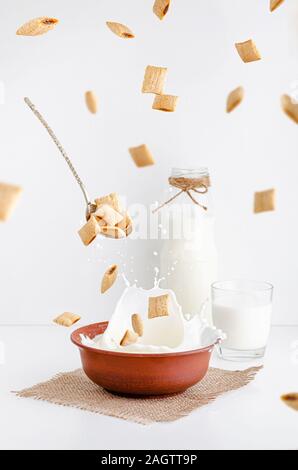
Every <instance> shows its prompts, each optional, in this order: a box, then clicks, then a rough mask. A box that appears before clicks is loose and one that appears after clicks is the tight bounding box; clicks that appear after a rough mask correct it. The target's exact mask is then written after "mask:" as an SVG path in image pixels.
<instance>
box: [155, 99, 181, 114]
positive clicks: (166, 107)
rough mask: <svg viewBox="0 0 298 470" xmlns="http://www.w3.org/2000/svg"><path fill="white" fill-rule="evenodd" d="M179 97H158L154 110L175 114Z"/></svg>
mask: <svg viewBox="0 0 298 470" xmlns="http://www.w3.org/2000/svg"><path fill="white" fill-rule="evenodd" d="M177 101H178V96H174V95H156V96H155V98H154V101H153V105H152V109H157V110H158V111H165V112H168V113H173V112H174V111H175V110H176V106H177Z"/></svg>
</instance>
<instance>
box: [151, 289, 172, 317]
mask: <svg viewBox="0 0 298 470" xmlns="http://www.w3.org/2000/svg"><path fill="white" fill-rule="evenodd" d="M169 300H170V297H169V294H164V295H159V296H158V297H149V303H148V318H150V319H151V318H156V317H166V316H168V315H169V314H170V313H169Z"/></svg>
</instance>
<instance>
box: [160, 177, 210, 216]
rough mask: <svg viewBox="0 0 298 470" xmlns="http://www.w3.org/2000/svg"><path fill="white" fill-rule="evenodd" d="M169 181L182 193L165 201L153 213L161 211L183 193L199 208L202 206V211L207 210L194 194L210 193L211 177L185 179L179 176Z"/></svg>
mask: <svg viewBox="0 0 298 470" xmlns="http://www.w3.org/2000/svg"><path fill="white" fill-rule="evenodd" d="M168 181H169V184H170V185H171V186H174V188H178V189H180V191H179V192H178V193H176V194H175V195H174V196H173V197H171V198H170V199H168V200H167V201H165V202H164V203H163V204H161V205H160V206H158V207H157V208H156V209H154V210H153V211H152V212H153V213H154V212H157V211H159V209H161V208H162V207H164V206H166V205H167V204H169V203H170V202H172V201H173V200H174V199H176V198H177V197H178V196H180V195H181V194H182V193H186V194H187V195H188V197H189V198H190V199H191V200H192V202H193V203H194V204H196V205H197V206H200V207H201V208H202V209H204V211H206V210H207V207H206V206H204V205H203V204H201V203H200V202H199V201H197V200H196V199H195V197H194V196H193V195H192V192H195V193H197V194H206V193H207V192H208V187H209V186H210V179H209V177H207V176H206V177H202V178H185V177H183V176H179V177H174V176H171V177H170V178H169V180H168Z"/></svg>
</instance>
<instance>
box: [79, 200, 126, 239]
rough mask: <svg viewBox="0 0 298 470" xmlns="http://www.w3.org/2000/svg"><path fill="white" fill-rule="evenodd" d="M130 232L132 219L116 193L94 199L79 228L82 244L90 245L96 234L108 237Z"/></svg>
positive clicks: (124, 234)
mask: <svg viewBox="0 0 298 470" xmlns="http://www.w3.org/2000/svg"><path fill="white" fill-rule="evenodd" d="M131 232H132V220H131V218H130V216H129V214H128V213H127V212H125V211H123V209H122V207H121V204H120V201H119V197H118V194H117V193H111V194H108V195H107V196H103V197H100V198H97V199H95V208H94V212H92V214H91V216H90V218H89V220H88V221H87V223H86V224H85V225H84V226H83V227H82V228H81V229H80V230H79V232H78V233H79V236H80V238H81V240H82V242H83V243H84V245H86V246H87V245H90V243H92V242H93V240H95V238H96V236H97V235H98V234H101V235H103V236H105V237H108V238H115V239H117V238H125V237H127V236H128V235H129V234H130V233H131Z"/></svg>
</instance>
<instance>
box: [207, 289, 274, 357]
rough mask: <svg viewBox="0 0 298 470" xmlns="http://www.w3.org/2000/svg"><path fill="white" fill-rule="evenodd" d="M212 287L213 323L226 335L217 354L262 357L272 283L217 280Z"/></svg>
mask: <svg viewBox="0 0 298 470" xmlns="http://www.w3.org/2000/svg"><path fill="white" fill-rule="evenodd" d="M211 290H212V316H213V323H214V325H215V326H216V328H219V329H221V330H222V331H223V332H224V333H225V334H226V336H227V338H226V339H225V340H224V341H223V342H222V343H221V345H220V346H219V347H218V353H219V355H220V357H222V358H223V359H230V360H244V359H248V360H249V359H257V358H261V357H263V356H264V353H265V350H266V345H267V342H268V337H269V332H270V326H271V314H272V294H273V286H272V285H271V284H269V283H268V282H259V281H245V280H238V281H218V282H215V283H213V284H212V289H211Z"/></svg>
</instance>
